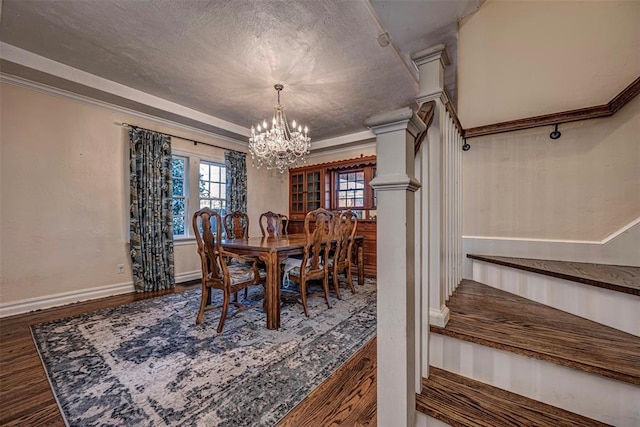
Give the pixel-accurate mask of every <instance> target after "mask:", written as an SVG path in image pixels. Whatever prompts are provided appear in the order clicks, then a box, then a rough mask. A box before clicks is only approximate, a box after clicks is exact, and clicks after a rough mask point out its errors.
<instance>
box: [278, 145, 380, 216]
mask: <svg viewBox="0 0 640 427" xmlns="http://www.w3.org/2000/svg"><path fill="white" fill-rule="evenodd" d="M375 170H376V156H361V157H359V158H355V159H345V160H338V161H334V162H327V163H319V164H316V165H310V166H303V167H297V168H291V169H290V170H289V217H290V219H291V220H300V219H304V216H305V215H306V214H307V212H309V211H312V210H314V209H317V208H318V207H321V208H324V209H331V210H340V209H346V208H339V207H338V192H337V177H338V175H339V174H341V173H345V172H360V171H362V172H364V181H365V188H364V191H365V194H364V199H365V200H364V206H363V207H351V209H353V210H364V211H368V210H375V209H376V206H375V195H374V190H373V188H371V186H370V185H369V182H370V181H371V180H372V179H373V178H374V177H375ZM310 176H312V177H313V179H314V181H313V183H314V184H316V183H317V185H316V186H315V188H314V189H313V195H311V196H310V194H309V190H310V189H309V185H310V181H309V179H310ZM318 196H319V200H320V206H317V204H315V203H316V201H317V200H318ZM310 197H311V198H312V200H310V199H309V198H310ZM310 202H312V203H313V204H310ZM369 218H370V216H369V214H368V212H367V213H366V214H365V218H363V219H369Z"/></svg>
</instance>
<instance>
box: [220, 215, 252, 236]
mask: <svg viewBox="0 0 640 427" xmlns="http://www.w3.org/2000/svg"><path fill="white" fill-rule="evenodd" d="M224 233H225V234H226V236H227V239H246V238H247V237H249V215H247V214H246V213H245V212H241V211H235V212H232V213H229V214H226V215H225V216H224Z"/></svg>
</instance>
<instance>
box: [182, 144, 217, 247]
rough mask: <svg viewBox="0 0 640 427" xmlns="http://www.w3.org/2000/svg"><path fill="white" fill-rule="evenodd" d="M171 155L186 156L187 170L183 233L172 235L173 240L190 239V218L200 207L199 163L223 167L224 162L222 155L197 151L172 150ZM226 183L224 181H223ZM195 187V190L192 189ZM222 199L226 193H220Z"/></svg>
mask: <svg viewBox="0 0 640 427" xmlns="http://www.w3.org/2000/svg"><path fill="white" fill-rule="evenodd" d="M171 156H172V158H173V157H180V158H186V159H187V162H186V165H185V168H186V170H187V172H186V173H187V177H186V179H185V181H186V186H185V193H186V204H185V206H186V208H185V227H184V228H185V234H183V235H182V234H178V235H175V234H174V235H173V240H174V242H181V241H182V242H185V243H186V241H192V240H194V239H195V234H194V233H193V230H192V229H191V228H192V227H191V218H192V216H193V213H194V212H196V211H197V210H199V209H200V164H201V163H209V164H215V165H216V166H220V167H223V168H225V171H226V164H225V161H224V157H223V156H215V155H211V156H207V155H202V154H199V153H194V152H190V151H184V150H175V149H174V150H172V153H171ZM225 179H228V175H227V174H226V172H225ZM225 185H226V183H225ZM194 189H195V190H194ZM222 199H224V200H225V201H226V194H223V195H222Z"/></svg>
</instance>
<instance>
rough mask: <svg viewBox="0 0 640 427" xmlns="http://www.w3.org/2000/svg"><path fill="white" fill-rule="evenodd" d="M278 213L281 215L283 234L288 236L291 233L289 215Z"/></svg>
mask: <svg viewBox="0 0 640 427" xmlns="http://www.w3.org/2000/svg"><path fill="white" fill-rule="evenodd" d="M278 215H280V222H282V235H283V236H286V235H287V234H289V217H288V216H286V215H285V214H278Z"/></svg>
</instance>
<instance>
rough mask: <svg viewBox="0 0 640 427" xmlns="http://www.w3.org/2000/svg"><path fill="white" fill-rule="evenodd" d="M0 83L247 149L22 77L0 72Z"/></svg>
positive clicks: (236, 141) (223, 138)
mask: <svg viewBox="0 0 640 427" xmlns="http://www.w3.org/2000/svg"><path fill="white" fill-rule="evenodd" d="M0 82H1V83H6V84H11V85H13V86H18V87H22V88H25V89H30V90H33V91H35V92H40V93H44V94H47V95H53V96H58V97H62V98H66V99H71V100H74V101H77V102H81V103H85V104H89V105H94V106H97V107H101V108H106V109H109V110H112V111H116V112H118V113H123V114H128V115H130V116H133V117H138V118H141V119H144V120H149V121H152V122H155V123H158V124H160V125H164V126H168V127H171V128H174V129H179V130H182V131H184V132H189V133H192V134H197V135H200V136H205V137H208V138H215V139H217V140H221V141H225V142H229V143H231V144H234V145H237V146H238V147H241V148H242V149H243V150H246V149H247V146H248V143H247V142H246V141H243V140H240V139H235V138H231V137H228V136H225V135H220V134H217V133H214V132H208V131H206V130H203V129H198V128H196V127H193V126H188V125H185V124H182V123H178V122H174V121H172V120H168V119H163V118H161V117H157V116H154V115H152V114H147V113H142V112H140V111H136V110H132V109H130V108H126V107H122V106H120V105H116V104H112V103H110V102H106V101H102V100H99V99H95V98H91V97H89V96H85V95H80V94H77V93H75V92H71V91H68V90H65V89H60V88H56V87H53V86H49V85H46V84H44V83H39V82H35V81H33V80H28V79H25V78H22V77H16V76H12V75H9V74H5V73H3V72H0Z"/></svg>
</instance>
